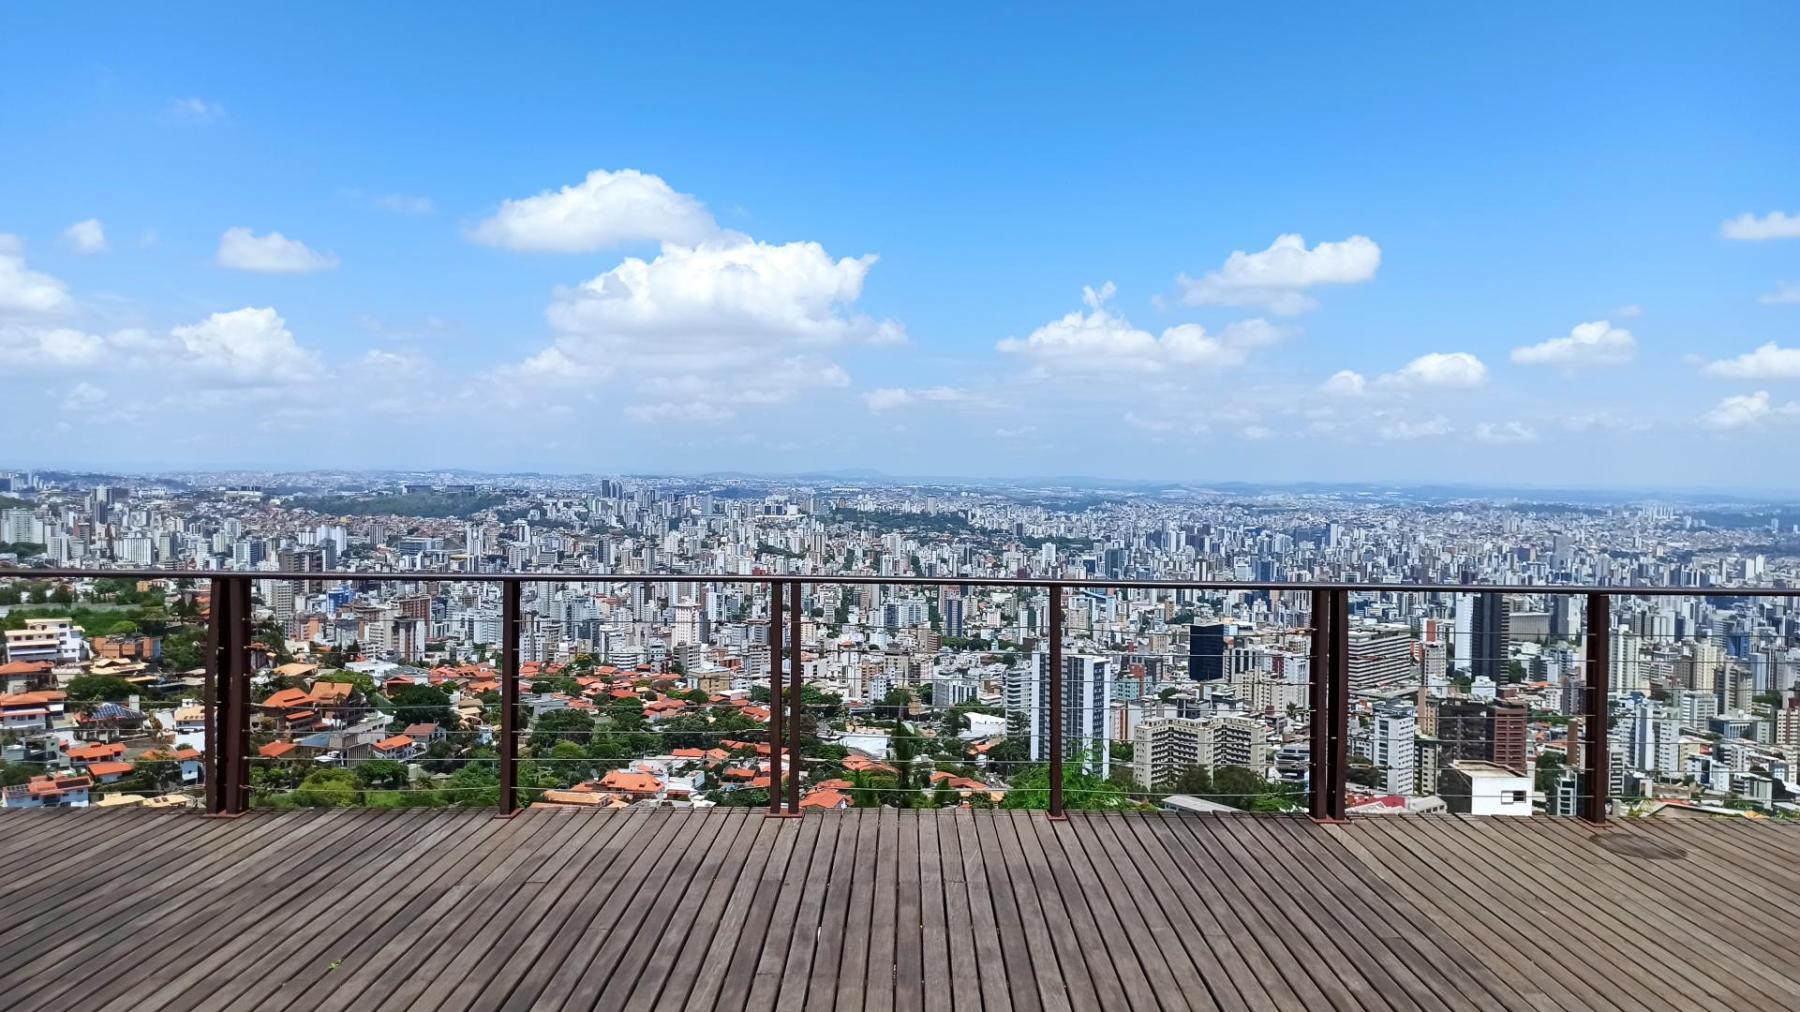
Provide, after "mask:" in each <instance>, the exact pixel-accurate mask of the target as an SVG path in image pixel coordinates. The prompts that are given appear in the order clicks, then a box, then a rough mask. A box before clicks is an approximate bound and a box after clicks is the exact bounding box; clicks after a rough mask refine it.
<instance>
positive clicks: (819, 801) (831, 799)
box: [800, 788, 850, 808]
mask: <svg viewBox="0 0 1800 1012" xmlns="http://www.w3.org/2000/svg"><path fill="white" fill-rule="evenodd" d="M849 805H850V796H849V795H847V794H844V793H843V792H841V791H836V790H832V789H830V788H823V789H821V790H816V791H814V792H812V793H811V794H808V795H807V796H806V797H804V798H801V799H800V807H801V808H846V807H848V806H849Z"/></svg>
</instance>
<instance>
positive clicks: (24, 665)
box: [0, 661, 51, 675]
mask: <svg viewBox="0 0 1800 1012" xmlns="http://www.w3.org/2000/svg"><path fill="white" fill-rule="evenodd" d="M50 667H51V665H50V662H49V661H13V662H11V663H9V664H0V675H41V674H43V673H44V672H46V671H49V670H50Z"/></svg>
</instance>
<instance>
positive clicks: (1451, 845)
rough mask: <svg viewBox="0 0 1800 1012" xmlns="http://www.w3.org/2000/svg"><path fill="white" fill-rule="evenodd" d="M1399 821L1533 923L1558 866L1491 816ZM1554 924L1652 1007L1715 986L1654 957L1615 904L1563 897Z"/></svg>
mask: <svg viewBox="0 0 1800 1012" xmlns="http://www.w3.org/2000/svg"><path fill="white" fill-rule="evenodd" d="M1508 821H1513V820H1511V819H1508ZM1402 828H1403V829H1405V830H1406V831H1407V832H1408V833H1409V834H1410V835H1412V836H1414V837H1415V838H1416V839H1417V840H1418V841H1419V843H1420V845H1422V846H1425V847H1430V848H1432V849H1433V850H1434V851H1435V852H1436V853H1437V854H1440V855H1443V856H1445V857H1451V858H1455V857H1458V856H1460V857H1461V859H1462V860H1463V862H1464V865H1465V867H1463V868H1462V873H1463V875H1464V877H1465V878H1466V879H1467V882H1468V884H1467V887H1468V888H1473V889H1477V890H1480V894H1481V896H1482V898H1483V900H1484V902H1485V903H1486V904H1488V905H1492V906H1500V907H1504V908H1506V909H1510V910H1512V911H1514V912H1515V916H1516V917H1517V918H1518V919H1519V920H1518V923H1520V924H1529V923H1532V921H1531V918H1532V917H1533V915H1534V911H1541V906H1540V904H1541V902H1542V900H1541V893H1540V891H1539V889H1540V887H1539V886H1538V885H1537V883H1538V882H1539V881H1540V880H1541V877H1542V876H1544V875H1546V874H1553V873H1554V869H1553V868H1540V867H1537V866H1536V865H1535V864H1533V863H1531V862H1525V861H1520V860H1519V859H1518V856H1517V855H1516V854H1515V853H1514V852H1513V851H1512V849H1511V847H1510V845H1509V844H1510V841H1509V840H1508V838H1507V835H1506V834H1507V831H1506V830H1505V829H1504V828H1502V827H1501V826H1497V825H1495V824H1494V819H1491V818H1476V817H1465V818H1461V819H1419V820H1414V821H1411V822H1409V823H1407V824H1405V825H1404V826H1403V827H1402ZM1540 915H1541V914H1540ZM1556 924H1557V926H1558V930H1559V931H1560V932H1561V933H1562V935H1563V937H1564V939H1566V940H1567V943H1568V945H1569V947H1570V948H1572V949H1577V950H1579V951H1581V952H1582V953H1583V955H1584V958H1586V959H1588V960H1590V965H1591V961H1592V960H1595V959H1598V960H1601V961H1602V962H1601V965H1604V966H1608V967H1612V968H1613V969H1614V971H1615V972H1616V973H1617V974H1618V978H1617V979H1618V981H1619V982H1620V983H1621V984H1623V985H1625V986H1626V988H1627V989H1633V990H1636V991H1637V996H1638V999H1639V1000H1640V1001H1642V1002H1644V1003H1645V1004H1646V1005H1647V1006H1648V1007H1656V1005H1657V1004H1658V1003H1659V1002H1664V1001H1667V1000H1668V996H1669V995H1671V994H1676V995H1685V996H1686V997H1687V1000H1688V1001H1692V1002H1701V1003H1704V1002H1705V1001H1707V1000H1708V999H1707V998H1706V997H1705V996H1706V995H1708V994H1710V993H1711V991H1710V990H1709V989H1710V988H1711V987H1714V986H1717V985H1716V982H1709V983H1706V984H1702V983H1701V980H1700V979H1697V978H1702V977H1703V976H1704V977H1705V978H1711V977H1712V975H1711V974H1709V973H1706V972H1705V971H1704V970H1703V968H1701V967H1697V966H1696V967H1689V968H1687V969H1686V970H1684V971H1683V972H1681V973H1676V972H1674V971H1672V970H1670V969H1669V968H1668V967H1667V966H1665V965H1662V964H1661V963H1660V961H1659V960H1656V959H1652V958H1649V957H1648V956H1647V955H1646V953H1644V952H1643V951H1642V949H1641V948H1640V946H1648V945H1654V944H1655V943H1654V941H1652V940H1651V939H1650V938H1649V936H1646V935H1644V934H1642V933H1641V932H1639V931H1638V930H1636V929H1635V928H1630V927H1627V926H1625V925H1623V924H1621V923H1620V922H1618V921H1617V920H1616V919H1615V918H1613V917H1612V914H1611V910H1610V908H1602V909H1595V908H1593V907H1591V906H1590V905H1589V904H1588V903H1581V902H1574V903H1564V904H1562V905H1561V906H1560V907H1559V908H1558V910H1557V911H1556ZM1627 939H1629V941H1627ZM1664 989H1667V990H1664ZM1695 1007H1699V1006H1695Z"/></svg>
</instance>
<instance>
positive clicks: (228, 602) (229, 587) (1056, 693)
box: [0, 568, 1800, 823]
mask: <svg viewBox="0 0 1800 1012" xmlns="http://www.w3.org/2000/svg"><path fill="white" fill-rule="evenodd" d="M4 578H25V579H98V578H124V579H142V580H169V579H193V580H201V579H204V580H207V581H209V584H210V594H211V612H210V616H209V625H208V632H207V645H206V653H205V658H206V680H205V682H206V685H205V700H204V702H205V709H206V739H207V741H206V744H207V747H206V749H205V765H206V778H205V779H206V787H205V805H206V809H207V811H208V813H210V814H212V815H215V816H221V817H230V816H236V815H240V814H242V813H244V812H245V811H247V810H248V809H249V805H250V775H249V769H250V714H251V713H252V711H253V709H254V704H253V703H252V701H251V700H250V698H249V692H250V670H251V665H250V650H251V641H252V635H251V632H252V595H251V583H252V581H257V580H273V581H294V582H318V581H343V582H355V583H374V582H410V583H498V584H500V586H501V637H502V648H501V658H500V671H499V681H500V696H501V728H500V749H499V779H500V785H499V798H500V800H499V807H500V814H501V815H502V816H511V815H513V814H515V813H516V812H517V811H518V810H519V808H520V807H521V806H520V791H519V776H518V773H519V755H518V738H519V733H520V729H519V727H518V726H517V724H518V713H519V686H520V681H521V678H522V675H521V663H520V650H519V643H520V638H521V631H522V628H523V627H522V625H521V622H522V608H521V600H522V596H521V590H522V587H523V585H524V584H526V583H609V584H621V583H623V584H686V583H693V584H703V583H711V584H739V585H743V584H751V585H765V586H767V588H768V591H767V593H768V595H769V596H768V601H769V623H768V649H769V723H768V730H767V736H768V743H769V765H770V770H769V773H770V776H769V802H768V814H769V815H770V816H776V817H784V818H797V817H799V816H800V815H801V814H802V810H801V805H800V797H801V794H800V781H801V777H802V776H803V775H804V766H805V764H804V762H803V759H802V755H801V739H802V735H801V728H802V723H803V721H802V714H803V707H802V673H803V672H802V668H803V665H802V662H801V657H800V644H801V623H802V616H803V605H802V588H803V587H804V586H805V585H806V584H815V585H850V586H858V585H860V586H869V585H880V586H913V587H961V588H995V589H1003V588H1004V589H1019V588H1033V589H1039V590H1044V591H1047V592H1048V601H1049V604H1048V616H1047V623H1046V624H1047V640H1048V642H1047V644H1046V649H1047V652H1048V667H1047V671H1048V673H1049V677H1048V678H1047V679H1046V680H1045V681H1046V682H1047V689H1048V692H1047V694H1048V701H1047V708H1048V711H1049V712H1048V717H1049V720H1048V723H1049V728H1048V735H1047V738H1048V742H1047V746H1048V747H1047V753H1048V754H1047V756H1046V758H1045V760H1044V762H1045V764H1046V766H1047V772H1048V788H1049V790H1048V794H1049V806H1048V812H1047V816H1048V817H1049V818H1051V819H1058V820H1060V819H1063V818H1065V817H1066V816H1065V804H1064V789H1063V788H1064V766H1065V764H1066V756H1065V752H1066V749H1065V742H1064V732H1063V724H1064V721H1063V719H1062V718H1063V705H1064V700H1063V698H1062V697H1063V682H1064V679H1063V678H1062V677H1061V672H1062V639H1063V612H1064V607H1065V604H1064V601H1063V595H1064V594H1065V593H1066V592H1067V591H1069V590H1080V589H1091V590H1163V591H1171V592H1182V591H1210V592H1280V593H1296V594H1298V593H1304V594H1307V595H1309V598H1310V601H1309V609H1308V610H1309V621H1310V651H1311V656H1310V658H1309V663H1310V671H1311V679H1310V685H1309V697H1308V698H1309V705H1310V709H1311V712H1312V717H1311V719H1310V728H1309V730H1310V746H1309V748H1310V754H1309V757H1308V764H1309V765H1308V784H1309V789H1308V793H1307V799H1308V804H1307V809H1308V814H1309V815H1310V816H1311V817H1312V818H1314V819H1316V820H1320V821H1334V822H1335V821H1342V820H1344V818H1345V806H1346V798H1347V797H1348V784H1347V779H1346V778H1347V772H1348V769H1349V756H1348V745H1349V738H1350V733H1349V717H1350V707H1351V696H1352V691H1351V685H1350V649H1349V633H1350V620H1349V616H1350V608H1349V598H1350V595H1351V594H1352V593H1375V594H1542V595H1557V596H1582V597H1584V598H1585V600H1586V609H1585V613H1586V618H1585V633H1586V635H1585V639H1586V653H1585V669H1584V672H1583V677H1584V679H1585V685H1584V692H1583V693H1582V697H1583V703H1584V705H1583V712H1582V713H1581V714H1580V716H1581V718H1582V719H1581V728H1582V739H1581V746H1582V747H1581V756H1582V764H1581V767H1580V775H1581V777H1582V789H1581V790H1580V792H1579V811H1578V814H1579V816H1580V817H1581V818H1583V819H1585V820H1587V821H1589V822H1593V823H1601V822H1604V821H1605V820H1606V817H1607V801H1608V794H1607V790H1608V784H1609V783H1610V775H1611V771H1610V769H1609V761H1610V756H1609V751H1608V747H1607V723H1608V717H1609V712H1608V698H1609V696H1608V685H1607V672H1608V670H1609V664H1610V642H1611V641H1610V635H1609V634H1610V631H1611V609H1610V599H1611V596H1612V595H1614V594H1618V595H1626V596H1634V597H1659V596H1660V597H1771V598H1800V588H1784V587H1769V588H1763V587H1758V588H1712V587H1706V588H1701V587H1635V586H1621V587H1590V586H1565V585H1516V584H1502V585H1494V584H1387V583H1339V582H1331V583H1326V582H1320V583H1292V582H1290V583H1275V582H1236V581H1175V580H1167V581H1165V580H1117V579H1105V578H1077V579H1063V578H1020V579H1004V578H986V577H973V578H967V577H966V578H953V577H902V576H867V575H832V574H806V575H753V576H735V575H725V574H710V573H655V574H646V573H628V574H600V573H531V572H510V573H436V572H391V571H384V572H355V571H302V572H281V571H272V572H260V571H239V570H231V571H221V570H172V569H25V568H0V579H4ZM784 597H785V598H786V601H785V602H784V600H783V598H784ZM784 612H785V622H784ZM784 634H785V635H784ZM784 746H785V748H784ZM784 752H785V755H784ZM784 764H785V765H786V770H785V772H784V769H783V767H784Z"/></svg>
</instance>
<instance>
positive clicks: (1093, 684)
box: [1014, 651, 1115, 777]
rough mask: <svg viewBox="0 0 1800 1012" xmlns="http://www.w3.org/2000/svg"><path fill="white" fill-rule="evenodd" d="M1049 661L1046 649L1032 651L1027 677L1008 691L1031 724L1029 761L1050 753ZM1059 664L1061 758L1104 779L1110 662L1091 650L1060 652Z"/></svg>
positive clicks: (1108, 738) (1107, 754) (1107, 760)
mask: <svg viewBox="0 0 1800 1012" xmlns="http://www.w3.org/2000/svg"><path fill="white" fill-rule="evenodd" d="M1049 663H1050V655H1049V653H1048V652H1047V651H1039V652H1038V653H1035V654H1033V655H1032V669H1031V676H1030V678H1029V679H1028V680H1027V682H1026V683H1025V684H1024V685H1023V686H1020V687H1019V688H1020V690H1021V691H1019V692H1017V693H1016V694H1015V695H1014V698H1015V699H1016V700H1017V701H1018V702H1017V705H1018V707H1019V708H1021V709H1022V710H1023V711H1024V712H1025V715H1026V719H1027V721H1028V722H1029V724H1030V727H1031V758H1032V761H1033V762H1042V761H1044V760H1045V759H1046V758H1048V756H1049V754H1050V679H1049V672H1048V670H1047V669H1048V666H1049ZM1062 668H1063V669H1062V738H1063V757H1064V759H1065V760H1066V761H1074V762H1081V763H1082V764H1083V765H1084V767H1085V768H1086V769H1087V770H1088V772H1090V773H1094V774H1095V775H1097V776H1102V777H1104V776H1106V775H1107V772H1108V771H1109V770H1110V769H1111V765H1112V758H1111V745H1112V733H1111V726H1110V724H1109V722H1108V721H1107V719H1106V715H1107V705H1108V703H1109V702H1110V701H1111V699H1112V694H1113V679H1114V678H1115V673H1114V671H1113V665H1112V661H1111V660H1110V659H1108V658H1106V657H1100V656H1097V655H1093V654H1065V655H1063V659H1062Z"/></svg>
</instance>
